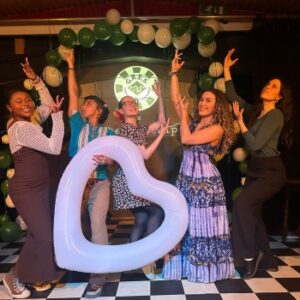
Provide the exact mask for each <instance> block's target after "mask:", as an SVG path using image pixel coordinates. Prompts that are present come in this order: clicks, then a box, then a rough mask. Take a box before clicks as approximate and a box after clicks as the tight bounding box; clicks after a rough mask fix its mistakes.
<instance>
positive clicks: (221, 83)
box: [214, 77, 232, 110]
mask: <svg viewBox="0 0 300 300" xmlns="http://www.w3.org/2000/svg"><path fill="white" fill-rule="evenodd" d="M214 88H215V89H216V90H219V91H221V92H222V93H224V94H225V93H226V86H225V79H224V78H223V77H221V78H218V79H217V80H216V81H215V83H214ZM229 107H230V109H231V110H232V106H231V104H229Z"/></svg>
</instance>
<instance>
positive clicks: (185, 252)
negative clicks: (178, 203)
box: [163, 170, 235, 283]
mask: <svg viewBox="0 0 300 300" xmlns="http://www.w3.org/2000/svg"><path fill="white" fill-rule="evenodd" d="M212 175H213V176H211V177H202V178H199V177H198V178H194V177H191V176H187V175H183V174H182V173H180V174H179V176H178V180H177V183H176V186H177V188H178V189H179V190H180V191H181V192H182V193H183V195H184V196H185V198H186V201H187V204H188V208H189V227H188V230H187V232H186V234H185V236H184V238H183V240H182V242H181V243H180V244H179V245H178V246H177V247H176V248H175V249H173V250H172V251H171V252H170V253H169V254H168V255H166V257H165V265H164V269H163V274H164V278H166V279H181V278H185V277H187V279H188V280H189V281H193V282H203V283H209V282H215V281H217V280H222V279H227V278H233V277H234V275H235V269H234V264H233V257H232V247H231V239H230V232H229V226H228V219H227V210H226V200H225V192H224V187H223V183H222V180H221V177H220V176H219V174H218V172H216V171H215V170H214V174H212Z"/></svg>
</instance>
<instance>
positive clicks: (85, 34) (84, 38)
mask: <svg viewBox="0 0 300 300" xmlns="http://www.w3.org/2000/svg"><path fill="white" fill-rule="evenodd" d="M95 40H96V38H95V34H94V31H93V30H92V29H90V28H88V27H82V28H81V29H80V30H79V32H78V41H79V43H80V45H81V46H82V47H84V48H91V47H93V46H94V44H95Z"/></svg>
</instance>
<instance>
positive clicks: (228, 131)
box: [194, 89, 235, 154]
mask: <svg viewBox="0 0 300 300" xmlns="http://www.w3.org/2000/svg"><path fill="white" fill-rule="evenodd" d="M205 92H211V93H212V94H213V95H215V97H216V106H215V110H214V114H213V124H219V125H220V126H221V127H222V128H223V130H224V134H223V137H222V140H221V142H220V144H219V145H218V148H217V151H216V153H218V154H223V153H224V154H225V153H227V152H228V151H229V149H230V147H231V145H232V144H233V142H234V140H235V134H234V126H233V116H232V113H231V111H230V109H229V101H228V99H227V97H226V95H225V94H224V93H222V92H220V91H218V90H215V89H210V90H206V91H203V92H202V93H201V95H200V97H199V100H198V103H199V101H200V99H201V96H202V94H203V93H205ZM198 103H197V106H196V108H195V112H194V120H195V122H196V123H199V122H200V120H201V117H200V116H199V111H198Z"/></svg>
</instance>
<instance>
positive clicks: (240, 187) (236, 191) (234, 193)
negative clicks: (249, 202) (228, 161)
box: [231, 186, 243, 201]
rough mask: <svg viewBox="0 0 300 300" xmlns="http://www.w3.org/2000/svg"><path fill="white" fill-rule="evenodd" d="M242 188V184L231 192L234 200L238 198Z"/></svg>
mask: <svg viewBox="0 0 300 300" xmlns="http://www.w3.org/2000/svg"><path fill="white" fill-rule="evenodd" d="M242 190H243V187H242V186H239V187H237V188H235V189H234V190H233V192H232V194H231V199H232V200H233V201H234V200H235V199H236V198H237V196H238V195H239V194H240V193H241V191H242Z"/></svg>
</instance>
